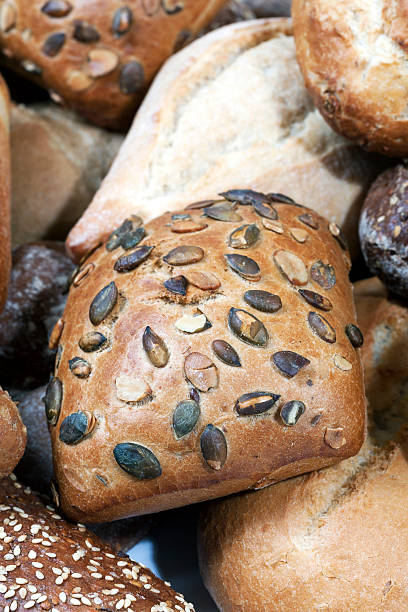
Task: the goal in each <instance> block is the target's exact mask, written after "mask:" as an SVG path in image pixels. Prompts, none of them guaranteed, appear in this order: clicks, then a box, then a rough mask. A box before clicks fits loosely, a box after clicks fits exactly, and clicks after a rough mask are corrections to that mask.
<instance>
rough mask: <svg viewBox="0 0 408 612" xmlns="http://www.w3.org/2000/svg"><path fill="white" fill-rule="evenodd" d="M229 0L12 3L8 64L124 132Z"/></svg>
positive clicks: (6, 14)
mask: <svg viewBox="0 0 408 612" xmlns="http://www.w3.org/2000/svg"><path fill="white" fill-rule="evenodd" d="M224 1H225V0H141V1H140V2H135V1H134V0H132V1H130V2H128V4H123V3H122V4H121V5H119V4H118V2H116V1H113V0H108V1H107V2H103V3H101V2H100V0H78V1H76V2H70V1H69V0H16V1H13V2H9V1H8V0H6V1H3V2H2V3H1V6H0V46H1V48H2V49H3V61H5V62H6V64H7V66H9V67H11V68H13V69H14V70H17V71H19V72H23V73H25V74H26V76H27V77H29V78H31V79H34V80H35V81H36V82H37V83H39V84H40V85H42V86H44V87H46V88H47V89H48V90H49V91H50V94H51V96H52V97H53V98H54V100H56V101H61V100H62V101H63V102H64V103H65V104H67V105H68V106H69V107H71V108H73V109H74V110H76V111H78V112H79V113H80V114H82V115H83V116H84V117H85V118H86V119H88V120H89V121H91V122H93V123H96V124H97V125H101V126H103V127H108V128H120V129H123V128H126V127H127V126H128V124H129V122H130V120H131V119H132V117H133V114H134V112H135V110H136V108H137V106H138V104H139V103H140V102H141V100H142V98H143V96H144V94H145V92H146V89H147V87H148V85H149V83H150V81H151V80H152V78H153V76H154V74H155V72H156V71H157V70H158V68H159V67H160V65H161V64H162V63H163V62H164V60H165V59H166V58H167V57H168V56H169V55H170V54H171V53H172V52H173V51H174V50H176V49H177V47H178V46H179V45H180V43H181V41H182V40H183V39H184V38H186V37H188V36H189V34H190V32H192V33H193V32H196V31H198V30H199V29H200V28H201V27H202V26H204V25H205V24H206V23H207V21H209V20H210V19H211V18H212V17H213V15H214V14H215V13H216V11H217V9H218V8H220V6H221V5H222V4H223V2H224Z"/></svg>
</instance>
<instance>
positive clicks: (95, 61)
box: [87, 49, 119, 79]
mask: <svg viewBox="0 0 408 612" xmlns="http://www.w3.org/2000/svg"><path fill="white" fill-rule="evenodd" d="M118 63H119V57H118V56H117V55H116V53H114V52H113V51H111V50H110V49H92V50H91V51H90V52H89V53H88V64H87V72H88V74H89V75H90V76H91V77H92V78H93V79H97V78H99V77H102V76H105V74H109V73H110V72H112V71H113V70H115V68H116V66H117V65H118Z"/></svg>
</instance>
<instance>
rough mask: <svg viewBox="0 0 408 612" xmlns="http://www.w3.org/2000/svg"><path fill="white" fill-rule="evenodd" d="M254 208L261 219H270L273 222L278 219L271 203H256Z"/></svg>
mask: <svg viewBox="0 0 408 612" xmlns="http://www.w3.org/2000/svg"><path fill="white" fill-rule="evenodd" d="M253 207H254V210H255V212H257V213H258V215H259V216H260V217H264V218H265V219H270V220H271V221H275V220H276V219H277V218H278V213H277V212H276V210H275V209H274V207H273V206H272V205H271V204H269V202H266V201H264V202H254V204H253Z"/></svg>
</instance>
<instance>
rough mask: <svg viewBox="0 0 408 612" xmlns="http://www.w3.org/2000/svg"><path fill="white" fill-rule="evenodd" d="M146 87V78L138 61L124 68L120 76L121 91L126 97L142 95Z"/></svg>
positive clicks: (129, 63)
mask: <svg viewBox="0 0 408 612" xmlns="http://www.w3.org/2000/svg"><path fill="white" fill-rule="evenodd" d="M145 87H146V76H145V71H144V68H143V66H142V64H141V63H140V62H138V61H136V60H134V61H132V62H128V63H127V64H125V65H124V66H123V68H122V69H121V71H120V75H119V89H120V91H121V93H123V94H125V95H128V96H129V95H132V94H139V95H140V94H141V93H142V92H143V91H144V90H145Z"/></svg>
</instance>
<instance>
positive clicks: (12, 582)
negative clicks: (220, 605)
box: [0, 474, 194, 612]
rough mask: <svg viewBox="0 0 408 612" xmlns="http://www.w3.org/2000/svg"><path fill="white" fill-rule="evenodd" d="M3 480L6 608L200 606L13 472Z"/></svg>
mask: <svg viewBox="0 0 408 612" xmlns="http://www.w3.org/2000/svg"><path fill="white" fill-rule="evenodd" d="M0 484H1V486H0V504H1V505H0V518H1V527H0V539H1V560H2V563H1V565H2V572H1V580H0V604H1V605H2V609H4V610H9V611H10V612H13V611H14V610H25V609H32V610H59V611H60V612H72V610H78V612H85V611H87V612H97V611H98V610H101V611H102V610H105V611H107V612H116V610H129V611H133V612H176V611H180V612H181V611H182V612H193V611H194V607H193V605H192V604H189V603H186V601H185V600H184V597H182V596H181V595H179V594H178V593H176V592H175V591H173V590H172V589H171V588H170V586H169V583H164V582H163V581H162V580H160V579H159V578H157V577H156V576H154V574H152V572H151V571H150V570H148V569H147V568H145V567H144V566H142V565H139V564H138V563H134V562H133V561H131V560H130V559H129V558H128V557H126V556H125V555H121V556H119V555H116V554H114V553H113V551H112V549H111V548H110V547H109V546H107V545H106V544H104V543H103V542H102V541H101V540H99V538H97V537H96V536H94V535H93V534H92V533H90V532H89V531H88V530H87V529H86V528H85V527H84V526H83V525H72V524H70V523H67V522H66V521H65V520H64V519H62V518H61V516H59V515H58V514H57V513H56V511H55V509H54V508H53V507H52V506H49V505H47V506H45V505H44V503H43V501H41V499H40V498H39V496H38V495H36V494H34V493H33V492H32V491H31V489H30V488H29V487H27V488H24V487H23V486H22V485H21V484H20V483H19V482H18V481H17V480H16V478H15V476H14V475H13V474H12V475H11V476H10V477H9V478H7V479H3V480H2V481H1V483H0ZM45 503H47V502H46V501H45Z"/></svg>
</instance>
